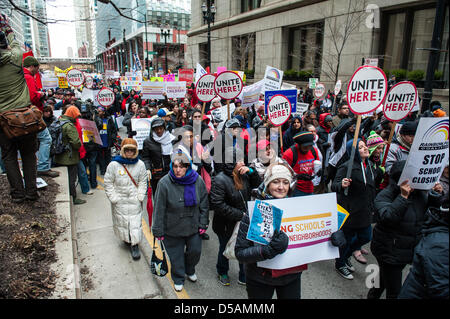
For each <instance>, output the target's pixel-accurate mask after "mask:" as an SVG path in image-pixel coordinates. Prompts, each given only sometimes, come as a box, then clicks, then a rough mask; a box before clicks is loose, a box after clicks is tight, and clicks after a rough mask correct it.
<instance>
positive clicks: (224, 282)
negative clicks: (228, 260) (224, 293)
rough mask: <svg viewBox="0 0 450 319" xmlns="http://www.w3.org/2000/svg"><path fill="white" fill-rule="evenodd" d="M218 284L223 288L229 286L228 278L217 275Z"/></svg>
mask: <svg viewBox="0 0 450 319" xmlns="http://www.w3.org/2000/svg"><path fill="white" fill-rule="evenodd" d="M219 283H220V284H222V285H223V286H229V285H230V278H229V277H228V275H219Z"/></svg>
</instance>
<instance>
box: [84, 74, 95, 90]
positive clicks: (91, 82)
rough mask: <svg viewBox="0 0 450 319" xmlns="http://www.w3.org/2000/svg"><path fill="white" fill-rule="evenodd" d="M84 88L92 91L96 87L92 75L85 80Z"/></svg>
mask: <svg viewBox="0 0 450 319" xmlns="http://www.w3.org/2000/svg"><path fill="white" fill-rule="evenodd" d="M84 86H85V87H86V88H88V89H92V87H93V86H94V78H93V77H92V76H90V75H86V77H85V78H84Z"/></svg>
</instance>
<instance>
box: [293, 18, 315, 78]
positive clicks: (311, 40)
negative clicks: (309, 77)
mask: <svg viewBox="0 0 450 319" xmlns="http://www.w3.org/2000/svg"><path fill="white" fill-rule="evenodd" d="M323 28H324V23H323V22H320V23H315V24H309V25H304V26H299V27H294V28H291V29H290V30H289V45H288V50H289V56H288V69H289V70H293V71H297V72H298V71H310V72H312V73H313V74H314V75H315V76H317V77H319V76H320V69H321V61H322V44H323V32H324V30H323Z"/></svg>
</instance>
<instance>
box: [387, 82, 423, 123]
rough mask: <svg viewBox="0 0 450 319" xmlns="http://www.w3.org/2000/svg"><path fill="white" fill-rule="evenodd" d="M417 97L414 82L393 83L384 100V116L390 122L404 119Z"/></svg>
mask: <svg viewBox="0 0 450 319" xmlns="http://www.w3.org/2000/svg"><path fill="white" fill-rule="evenodd" d="M417 98H418V94H417V88H416V86H415V85H414V83H412V82H408V81H404V82H399V83H397V84H395V85H394V86H393V87H392V88H391V89H390V91H389V93H388V94H387V97H386V99H385V101H384V105H383V113H384V116H385V117H386V118H387V119H388V120H389V121H392V122H398V121H400V120H402V119H404V118H405V117H406V116H407V115H408V114H409V112H411V110H412V108H413V107H414V105H415V104H416V100H417Z"/></svg>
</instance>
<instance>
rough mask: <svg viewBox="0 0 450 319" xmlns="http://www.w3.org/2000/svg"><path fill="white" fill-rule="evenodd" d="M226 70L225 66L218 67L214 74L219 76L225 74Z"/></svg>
mask: <svg viewBox="0 0 450 319" xmlns="http://www.w3.org/2000/svg"><path fill="white" fill-rule="evenodd" d="M226 70H227V67H226V66H218V67H217V72H216V73H217V75H219V74H220V73H222V72H225V71H226Z"/></svg>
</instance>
